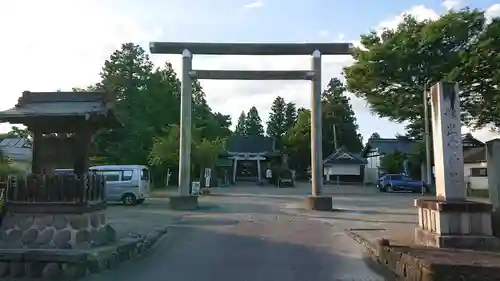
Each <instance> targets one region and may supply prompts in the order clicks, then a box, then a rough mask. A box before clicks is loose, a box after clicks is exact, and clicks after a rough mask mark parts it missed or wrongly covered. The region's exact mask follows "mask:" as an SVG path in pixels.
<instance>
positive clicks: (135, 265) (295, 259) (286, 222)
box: [85, 189, 394, 281]
mask: <svg viewBox="0 0 500 281" xmlns="http://www.w3.org/2000/svg"><path fill="white" fill-rule="evenodd" d="M281 192H284V191H280V193H281ZM294 192H297V191H294ZM270 193H272V192H270V191H269V190H268V189H260V190H254V191H253V194H254V196H249V194H248V192H246V191H245V192H235V193H231V192H230V191H227V192H225V193H224V195H227V196H213V197H204V198H201V200H200V206H201V209H200V210H198V211H194V212H188V213H182V216H181V217H182V218H181V219H179V220H176V221H171V222H170V228H169V233H168V234H167V235H166V236H165V238H164V239H163V240H161V241H160V242H159V244H158V245H157V247H156V248H155V249H154V250H153V251H152V252H150V253H149V254H148V255H147V256H146V257H143V258H141V259H138V260H133V261H129V262H127V263H124V264H123V265H121V266H120V267H119V268H117V269H114V270H112V271H109V272H106V273H103V274H100V275H93V276H89V277H87V278H86V279H85V280H87V281H111V280H120V281H132V280H134V281H136V280H137V281H139V280H148V281H155V280H173V281H198V280H200V281H226V280H231V281H234V280H242V281H245V280H249V281H250V280H252V281H253V280H259V281H267V280H272V281H275V280H283V281H285V280H290V281H316V280H318V281H333V280H338V281H340V280H345V281H347V280H349V281H350V280H367V281H368V280H394V279H393V277H392V276H391V275H389V274H387V272H385V271H384V270H383V269H382V268H380V267H379V266H378V265H374V264H372V263H371V262H370V261H369V260H368V259H366V258H365V253H364V250H363V248H362V246H361V245H359V244H358V243H356V242H355V241H354V240H352V239H351V238H349V237H348V236H347V235H346V234H345V232H344V228H343V227H344V226H339V225H337V224H336V223H335V221H334V220H331V219H319V220H318V219H311V218H310V217H307V216H303V215H294V214H290V213H288V214H287V213H285V212H283V207H284V206H286V205H287V204H296V203H297V202H298V200H299V197H296V196H295V195H293V196H291V197H290V198H289V197H287V196H286V193H285V194H278V195H273V194H270ZM357 197H359V195H357ZM355 199H356V196H355V197H354V198H353V200H355ZM163 201H164V199H154V200H152V201H151V202H150V203H149V205H148V204H146V205H144V207H142V208H141V209H138V211H140V216H145V217H146V216H148V213H151V214H156V215H157V214H159V213H161V212H162V210H161V208H164V204H161V203H159V202H163ZM111 208H112V207H111Z"/></svg>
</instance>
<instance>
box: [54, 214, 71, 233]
mask: <svg viewBox="0 0 500 281" xmlns="http://www.w3.org/2000/svg"><path fill="white" fill-rule="evenodd" d="M53 225H54V228H55V229H57V230H62V229H65V228H66V227H68V219H67V218H66V216H64V215H57V216H55V217H54V224H53Z"/></svg>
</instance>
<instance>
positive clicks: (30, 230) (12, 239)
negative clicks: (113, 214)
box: [0, 212, 116, 249]
mask: <svg viewBox="0 0 500 281" xmlns="http://www.w3.org/2000/svg"><path fill="white" fill-rule="evenodd" d="M115 240H116V234H115V230H114V229H113V228H112V227H111V226H110V225H109V224H107V222H106V216H105V214H104V213H103V212H92V213H84V214H26V213H7V214H6V215H5V217H4V218H3V220H2V225H1V226H0V249H89V248H93V247H97V246H103V245H106V244H108V243H110V242H114V241H115Z"/></svg>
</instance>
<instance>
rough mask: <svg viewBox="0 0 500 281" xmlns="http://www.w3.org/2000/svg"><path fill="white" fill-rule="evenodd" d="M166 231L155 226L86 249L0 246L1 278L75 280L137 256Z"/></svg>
mask: <svg viewBox="0 0 500 281" xmlns="http://www.w3.org/2000/svg"><path fill="white" fill-rule="evenodd" d="M166 233H167V230H166V228H157V229H154V230H153V231H151V232H150V233H149V234H147V235H145V236H141V235H130V237H126V238H122V239H119V240H118V241H115V242H110V243H108V244H107V245H104V246H97V247H94V248H87V249H83V248H78V249H77V248H74V249H43V248H38V249H33V248H31V249H30V248H22V249H21V248H20V249H0V280H1V279H4V278H5V279H7V278H10V279H9V280H11V279H13V280H15V279H16V278H20V279H21V278H24V279H22V280H26V278H33V279H37V280H39V279H42V280H75V279H78V278H82V277H85V276H87V275H89V274H93V273H100V272H103V271H106V270H109V269H112V268H114V267H116V266H118V264H119V263H120V262H123V261H126V260H129V259H133V258H136V257H139V256H140V255H141V254H142V253H144V251H146V250H147V249H149V248H150V247H151V246H152V245H153V244H155V242H157V241H158V239H159V238H160V237H162V236H163V235H164V234H166ZM72 237H74V235H72Z"/></svg>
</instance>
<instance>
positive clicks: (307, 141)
mask: <svg viewBox="0 0 500 281" xmlns="http://www.w3.org/2000/svg"><path fill="white" fill-rule="evenodd" d="M284 143H285V147H286V150H287V152H288V153H289V155H290V161H289V163H290V168H292V169H295V170H296V171H298V172H299V173H305V171H306V169H307V168H308V167H309V165H310V163H311V112H310V111H309V110H307V109H301V110H299V116H298V119H297V122H296V123H295V125H294V126H293V128H291V129H290V130H288V131H287V133H286V135H285V137H284Z"/></svg>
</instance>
